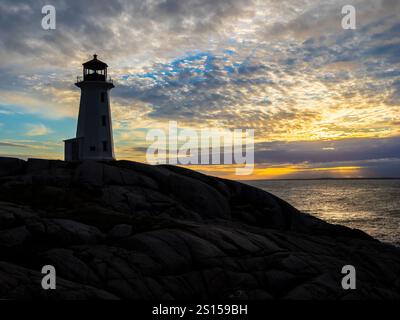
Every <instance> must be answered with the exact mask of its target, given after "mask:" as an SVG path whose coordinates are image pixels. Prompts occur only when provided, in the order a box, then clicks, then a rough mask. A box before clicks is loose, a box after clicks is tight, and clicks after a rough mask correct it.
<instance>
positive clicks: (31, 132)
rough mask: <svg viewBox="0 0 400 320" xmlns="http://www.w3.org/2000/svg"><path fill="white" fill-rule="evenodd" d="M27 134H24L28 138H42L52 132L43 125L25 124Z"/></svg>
mask: <svg viewBox="0 0 400 320" xmlns="http://www.w3.org/2000/svg"><path fill="white" fill-rule="evenodd" d="M26 128H27V132H26V133H25V135H26V136H28V137H35V136H44V135H48V134H50V133H52V132H53V131H52V130H51V129H50V128H48V127H46V126H45V125H44V124H41V123H39V124H26Z"/></svg>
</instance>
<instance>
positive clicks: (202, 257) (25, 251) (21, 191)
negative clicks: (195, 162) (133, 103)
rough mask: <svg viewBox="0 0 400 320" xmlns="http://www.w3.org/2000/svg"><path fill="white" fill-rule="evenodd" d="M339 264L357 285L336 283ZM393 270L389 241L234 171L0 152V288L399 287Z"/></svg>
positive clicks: (114, 293) (187, 295)
mask: <svg viewBox="0 0 400 320" xmlns="http://www.w3.org/2000/svg"><path fill="white" fill-rule="evenodd" d="M348 264H350V265H354V266H355V268H356V270H357V289H356V290H343V288H342V286H341V279H342V277H343V275H342V274H341V269H342V267H343V266H344V265H348ZM43 265H53V266H54V267H55V268H56V270H57V289H56V290H43V289H42V287H41V285H40V283H41V279H42V277H43V275H42V274H41V272H40V270H41V268H42V266H43ZM399 275H400V250H399V249H398V248H395V247H392V246H390V245H386V244H383V243H380V242H379V241H377V240H375V239H373V238H371V237H370V236H368V235H367V234H365V233H363V232H361V231H359V230H353V229H349V228H347V227H343V226H338V225H332V224H328V223H326V222H324V221H321V220H319V219H316V218H314V217H312V216H309V215H306V214H303V213H301V212H299V211H298V210H296V209H295V208H293V207H292V206H291V205H290V204H288V203H286V202H284V201H283V200H281V199H279V198H277V197H275V196H273V195H271V194H269V193H267V192H265V191H263V190H260V189H257V188H254V187H251V186H248V185H245V184H241V183H239V182H235V181H229V180H224V179H219V178H214V177H209V176H206V175H203V174H200V173H198V172H195V171H191V170H188V169H184V168H180V167H174V166H150V165H146V164H142V163H137V162H129V161H113V162H95V161H84V162H79V163H67V162H63V161H51V160H40V159H30V160H28V161H23V160H18V159H13V158H0V298H1V299H145V300H152V299H162V300H170V299H178V300H195V299H196V300H210V299H219V300H221V299H222V300H237V299H400V280H399Z"/></svg>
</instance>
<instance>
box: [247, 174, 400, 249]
mask: <svg viewBox="0 0 400 320" xmlns="http://www.w3.org/2000/svg"><path fill="white" fill-rule="evenodd" d="M247 183H248V184H250V185H253V186H255V187H259V188H262V189H264V190H265V191H268V192H270V193H273V194H275V195H276V196H278V197H280V198H282V199H284V200H286V201H287V202H289V203H290V204H292V205H293V206H295V207H296V208H298V209H299V210H301V211H303V212H307V213H310V214H313V215H314V216H316V217H318V218H321V219H323V220H325V221H328V222H331V223H337V224H342V225H345V226H348V227H351V228H357V229H360V230H363V231H365V232H366V233H368V234H370V235H371V236H373V237H375V238H377V239H379V240H381V241H384V242H390V243H393V244H396V245H400V180H293V181H289V180H288V181H284V180H281V181H271V180H269V181H266V180H262V181H251V182H247Z"/></svg>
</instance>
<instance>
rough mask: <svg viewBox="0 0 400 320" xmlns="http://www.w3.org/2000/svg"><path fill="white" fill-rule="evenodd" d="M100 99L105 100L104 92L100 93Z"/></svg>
mask: <svg viewBox="0 0 400 320" xmlns="http://www.w3.org/2000/svg"><path fill="white" fill-rule="evenodd" d="M100 100H101V102H104V101H105V100H106V93H105V92H102V93H101V95H100Z"/></svg>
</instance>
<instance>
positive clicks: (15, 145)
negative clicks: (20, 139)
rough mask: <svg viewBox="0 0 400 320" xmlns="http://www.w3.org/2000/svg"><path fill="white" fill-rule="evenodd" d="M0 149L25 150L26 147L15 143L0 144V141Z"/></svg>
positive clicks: (0, 142)
mask: <svg viewBox="0 0 400 320" xmlns="http://www.w3.org/2000/svg"><path fill="white" fill-rule="evenodd" d="M0 147H15V148H27V147H28V146H26V145H23V144H17V143H11V142H2V141H0Z"/></svg>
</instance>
